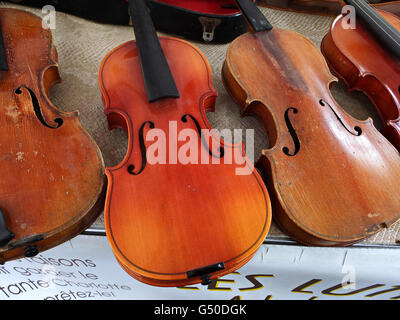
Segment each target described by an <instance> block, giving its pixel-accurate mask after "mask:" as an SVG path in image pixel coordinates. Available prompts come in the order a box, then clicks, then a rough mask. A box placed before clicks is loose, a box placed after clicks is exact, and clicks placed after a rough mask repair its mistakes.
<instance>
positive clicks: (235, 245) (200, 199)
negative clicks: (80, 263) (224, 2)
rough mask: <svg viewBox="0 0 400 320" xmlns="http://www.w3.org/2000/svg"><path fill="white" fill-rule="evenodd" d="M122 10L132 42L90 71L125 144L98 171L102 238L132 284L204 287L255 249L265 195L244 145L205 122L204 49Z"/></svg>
mask: <svg viewBox="0 0 400 320" xmlns="http://www.w3.org/2000/svg"><path fill="white" fill-rule="evenodd" d="M129 5H130V11H131V15H132V21H133V26H134V31H135V36H136V41H128V42H126V43H124V44H122V45H120V46H118V47H117V48H115V49H113V50H112V51H111V52H110V53H108V54H107V55H106V57H105V58H104V59H103V61H102V63H101V66H100V71H99V86H100V90H101V93H102V97H103V101H104V112H105V114H106V115H107V119H108V123H109V126H110V129H113V128H122V129H124V130H125V131H126V132H127V133H128V140H129V142H128V148H127V153H126V155H125V157H124V159H123V161H122V162H121V163H120V164H119V165H117V166H115V167H113V168H106V175H107V179H108V188H107V195H106V201H105V209H104V224H105V229H106V234H107V237H108V241H109V242H110V245H111V248H112V250H113V253H114V255H115V257H116V260H117V261H118V262H119V264H120V265H121V267H122V268H123V269H124V270H125V271H126V272H127V273H128V274H129V275H131V276H132V277H134V278H136V279H138V280H139V281H142V282H144V283H147V284H150V285H154V286H183V285H188V284H194V283H200V282H201V283H202V284H208V283H210V281H211V280H212V279H215V278H217V277H220V276H222V275H225V274H228V273H230V272H232V271H234V270H236V269H237V268H239V267H241V266H242V265H244V264H245V263H247V262H248V261H249V260H250V259H251V257H252V256H253V255H254V253H255V252H256V251H257V249H258V248H259V246H260V245H261V244H262V243H263V241H264V238H265V236H266V235H267V233H268V230H269V227H270V223H271V204H270V199H269V194H268V192H267V189H266V187H265V185H264V183H263V181H262V178H261V177H260V176H259V174H258V173H257V171H256V170H254V167H253V165H252V163H251V162H250V160H249V159H247V157H246V155H245V153H244V150H243V145H242V144H239V143H236V144H228V143H225V142H224V141H223V140H222V138H221V137H220V136H219V135H217V133H216V132H215V131H214V130H212V129H211V127H210V125H209V122H208V120H207V117H206V112H207V111H213V110H214V107H215V100H216V95H217V93H216V91H215V89H214V88H213V85H212V79H211V69H210V66H209V64H208V61H207V59H206V58H205V56H204V55H203V53H202V52H201V51H200V50H199V49H198V48H196V47H195V46H193V45H192V44H190V43H188V42H186V41H184V40H181V39H177V38H173V37H160V38H158V37H157V34H156V31H155V28H154V25H153V24H152V21H151V17H150V15H149V14H148V11H147V8H146V4H145V2H144V1H143V0H130V1H129ZM188 137H190V139H189V140H188ZM188 158H190V159H188ZM235 158H236V159H238V160H240V161H230V160H229V159H235ZM239 167H240V168H239ZM237 169H246V170H245V171H246V172H240V173H239V172H238V171H237Z"/></svg>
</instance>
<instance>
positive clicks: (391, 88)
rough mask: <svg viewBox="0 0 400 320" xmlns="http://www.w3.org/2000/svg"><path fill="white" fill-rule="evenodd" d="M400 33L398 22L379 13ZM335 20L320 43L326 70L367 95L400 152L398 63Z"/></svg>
mask: <svg viewBox="0 0 400 320" xmlns="http://www.w3.org/2000/svg"><path fill="white" fill-rule="evenodd" d="M378 12H379V13H380V14H381V16H383V17H384V18H385V19H386V20H387V21H388V22H389V23H390V24H391V25H392V26H394V27H395V28H396V29H397V30H399V31H400V19H399V18H398V17H397V16H395V15H393V14H391V13H388V12H385V11H378ZM342 21H343V17H342V16H338V17H337V18H336V19H335V21H334V22H333V23H332V26H331V29H330V31H329V33H328V34H327V35H326V36H325V37H324V39H323V41H322V43H321V50H322V53H323V54H324V56H325V58H326V60H327V62H328V64H329V66H330V67H331V69H332V70H333V71H334V72H335V74H336V75H337V76H338V77H340V78H341V79H342V80H343V81H344V82H345V83H346V85H347V86H348V87H349V89H350V90H359V91H362V92H363V93H364V94H366V95H367V96H368V97H369V98H370V99H371V101H372V102H373V104H374V105H375V107H376V109H377V111H378V113H379V114H380V116H381V119H382V123H383V127H384V128H383V131H382V133H383V134H384V135H385V137H386V138H387V139H388V140H389V141H391V142H392V143H393V145H394V146H395V147H396V148H397V150H400V61H399V59H398V58H396V57H394V56H393V55H392V54H390V53H389V52H388V51H387V50H385V48H384V47H383V46H382V45H381V44H380V43H379V41H378V40H377V39H376V38H375V37H374V36H373V35H371V34H370V32H369V31H368V30H367V29H366V28H365V26H364V25H363V24H362V23H360V22H357V24H356V26H355V29H352V28H348V29H345V28H344V27H343V25H344V24H342Z"/></svg>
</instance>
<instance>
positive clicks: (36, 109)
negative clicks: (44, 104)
mask: <svg viewBox="0 0 400 320" xmlns="http://www.w3.org/2000/svg"><path fill="white" fill-rule="evenodd" d="M22 88H25V89H26V90H28V92H29V95H30V97H31V101H32V106H33V111H34V112H35V115H36V118H38V120H39V121H40V123H41V124H43V125H44V126H45V127H47V128H50V129H58V128H60V127H61V126H62V125H63V123H64V120H63V119H61V118H55V119H54V120H53V121H54V122H55V123H57V125H56V126H51V125H49V124H48V123H47V122H46V120H45V119H44V117H43V115H42V112H41V107H40V104H39V101H38V99H37V97H36V94H35V93H34V92H33V91H32V90H31V89H29V88H28V87H25V86H20V87H18V88H17V89H16V90H15V91H14V92H15V94H16V95H20V94H22Z"/></svg>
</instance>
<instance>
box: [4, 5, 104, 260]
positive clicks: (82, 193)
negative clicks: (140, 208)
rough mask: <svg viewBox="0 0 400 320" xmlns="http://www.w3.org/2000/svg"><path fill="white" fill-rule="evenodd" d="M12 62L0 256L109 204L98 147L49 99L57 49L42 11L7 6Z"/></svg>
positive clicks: (7, 74) (76, 226)
mask: <svg viewBox="0 0 400 320" xmlns="http://www.w3.org/2000/svg"><path fill="white" fill-rule="evenodd" d="M0 25H1V29H2V35H3V40H4V46H5V53H6V59H7V62H8V70H4V71H0V96H1V101H2V103H1V105H0V108H1V111H0V126H1V130H2V134H1V138H0V175H1V177H2V178H1V179H0V209H1V213H2V214H1V217H0V220H1V231H0V237H1V239H0V240H1V246H0V261H1V262H3V263H4V262H5V261H9V260H12V259H16V258H19V257H24V256H34V255H36V254H37V253H38V252H41V251H43V250H46V249H49V248H51V247H54V246H56V245H58V244H60V243H62V242H64V241H67V240H69V239H71V238H72V237H74V236H75V235H77V234H79V233H80V232H82V231H83V230H85V229H86V228H87V227H89V226H90V224H91V223H92V222H93V221H94V220H95V219H96V218H97V217H98V216H99V214H100V213H101V212H102V208H103V202H102V200H103V199H102V196H104V192H103V190H104V186H105V183H104V182H105V181H104V180H105V179H104V178H105V176H104V164H103V159H102V156H101V153H100V150H99V148H98V147H97V145H96V144H95V142H94V141H93V139H92V138H91V137H90V136H89V134H88V133H87V132H86V130H85V129H84V128H83V127H82V126H81V124H80V122H79V119H78V113H77V112H72V113H64V112H61V111H60V110H58V109H57V108H56V107H55V106H54V105H53V104H52V103H51V101H50V99H49V97H48V95H49V91H50V88H51V87H52V86H53V85H54V84H55V83H57V82H60V80H61V79H60V76H59V73H58V69H57V52H56V48H55V47H54V45H53V43H52V37H51V32H50V31H49V30H45V29H43V28H42V20H41V18H39V17H37V16H34V15H32V14H30V13H27V12H24V11H20V10H15V9H0Z"/></svg>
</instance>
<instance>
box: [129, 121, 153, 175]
mask: <svg viewBox="0 0 400 320" xmlns="http://www.w3.org/2000/svg"><path fill="white" fill-rule="evenodd" d="M146 124H149V127H150V129H154V123H153V122H151V121H146V122H143V124H142V125H141V127H140V129H139V144H140V153H141V154H142V165H141V167H140V170H139V171H138V172H135V166H134V165H133V164H131V165H129V166H128V172H129V173H130V174H132V175H134V176H136V175H138V174H140V173H142V172H143V170H144V169H145V168H146V165H147V155H146V153H147V150H146V144H145V141H144V135H143V131H144V127H145V126H146Z"/></svg>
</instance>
